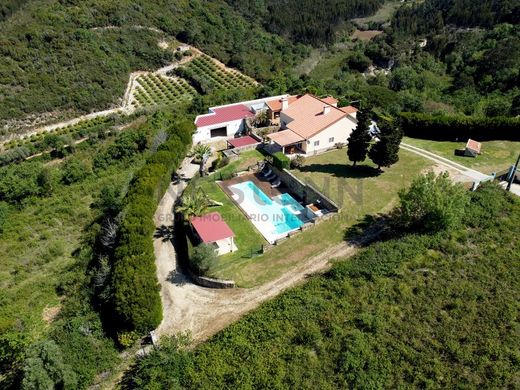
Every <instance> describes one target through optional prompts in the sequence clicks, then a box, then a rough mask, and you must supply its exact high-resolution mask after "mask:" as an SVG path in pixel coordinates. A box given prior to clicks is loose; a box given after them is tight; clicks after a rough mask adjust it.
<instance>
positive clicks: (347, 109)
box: [339, 106, 358, 114]
mask: <svg viewBox="0 0 520 390" xmlns="http://www.w3.org/2000/svg"><path fill="white" fill-rule="evenodd" d="M339 109H340V110H341V111H343V112H346V113H347V114H353V113H355V112H358V109H357V108H356V107H354V106H345V107H339Z"/></svg>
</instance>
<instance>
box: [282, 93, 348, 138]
mask: <svg viewBox="0 0 520 390" xmlns="http://www.w3.org/2000/svg"><path fill="white" fill-rule="evenodd" d="M324 107H328V108H329V111H328V113H326V114H325V113H324ZM283 113H284V114H285V115H287V116H288V117H289V118H291V119H292V121H290V122H289V123H287V124H286V127H287V128H288V129H290V130H292V131H293V132H295V133H296V134H298V135H299V136H301V137H303V138H305V139H309V138H311V137H312V136H314V135H316V134H318V133H319V132H320V131H322V130H323V129H325V128H327V127H329V126H331V125H333V124H334V123H336V122H337V121H339V120H341V119H342V118H345V117H348V114H347V113H345V112H343V111H342V110H340V109H339V108H337V107H334V106H333V105H331V104H328V103H327V102H325V101H323V100H322V99H319V98H317V97H315V96H313V95H310V94H307V95H304V96H302V97H301V98H299V99H298V100H297V101H296V102H294V103H293V104H291V105H290V106H289V108H287V109H286V110H284V111H283Z"/></svg>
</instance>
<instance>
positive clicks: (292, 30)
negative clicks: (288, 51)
mask: <svg viewBox="0 0 520 390" xmlns="http://www.w3.org/2000/svg"><path fill="white" fill-rule="evenodd" d="M227 2H228V3H229V4H231V5H232V6H233V7H234V8H235V9H238V10H239V11H240V12H242V13H243V14H244V15H246V17H247V18H248V19H250V20H255V21H258V22H259V23H260V24H261V25H262V26H263V27H264V28H265V29H266V30H267V31H270V32H272V33H275V34H278V35H281V36H286V37H289V38H290V39H291V40H292V41H296V42H303V43H308V44H312V45H315V46H318V45H323V44H328V43H332V42H333V41H334V40H335V38H336V36H335V34H336V33H337V32H338V31H339V30H340V29H341V27H343V25H344V24H345V22H346V21H347V20H349V19H352V18H356V17H361V16H367V15H370V14H373V13H374V12H376V11H377V10H378V8H379V7H380V6H381V5H382V4H383V3H384V0H364V1H359V0H347V1H345V0H328V1H312V0H304V1H302V0H288V1H284V2H280V1H275V0H265V1H254V0H247V1H244V0H227Z"/></svg>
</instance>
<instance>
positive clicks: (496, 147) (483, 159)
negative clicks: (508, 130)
mask: <svg viewBox="0 0 520 390" xmlns="http://www.w3.org/2000/svg"><path fill="white" fill-rule="evenodd" d="M403 142H405V143H407V144H410V145H413V146H417V147H419V148H423V149H425V150H428V151H429V152H432V153H436V154H438V155H439V156H442V157H445V158H448V159H450V160H452V161H455V162H457V163H459V164H462V165H464V166H467V167H469V168H473V169H476V170H478V171H481V172H482V173H486V174H489V173H491V172H497V171H502V170H504V169H507V168H509V167H510V166H511V165H513V164H514V163H515V161H516V159H517V158H518V154H519V153H520V142H512V141H485V142H482V154H481V155H480V156H477V157H462V156H455V154H454V151H455V149H464V146H465V143H464V142H449V141H430V140H424V139H416V138H409V137H405V138H404V139H403Z"/></svg>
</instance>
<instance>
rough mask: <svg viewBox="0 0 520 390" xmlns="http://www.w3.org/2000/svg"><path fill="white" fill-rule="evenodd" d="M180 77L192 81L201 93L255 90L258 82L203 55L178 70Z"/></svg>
mask: <svg viewBox="0 0 520 390" xmlns="http://www.w3.org/2000/svg"><path fill="white" fill-rule="evenodd" d="M176 71H177V72H176V73H177V74H178V75H179V76H182V77H184V78H186V79H187V80H189V81H190V83H191V84H192V85H193V86H194V87H195V88H196V89H197V90H199V92H202V93H207V92H210V91H211V90H214V89H223V90H232V89H247V88H254V87H255V86H256V85H257V82H256V81H255V80H254V79H252V78H251V77H248V76H246V75H244V74H242V73H240V72H239V71H237V70H235V69H230V68H226V67H225V66H222V65H220V64H218V63H217V62H216V61H215V60H214V59H213V58H211V57H210V56H208V55H205V54H202V55H201V56H199V57H197V58H195V59H193V60H192V61H190V62H188V63H187V65H185V66H183V67H181V68H179V69H177V70H176Z"/></svg>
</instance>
